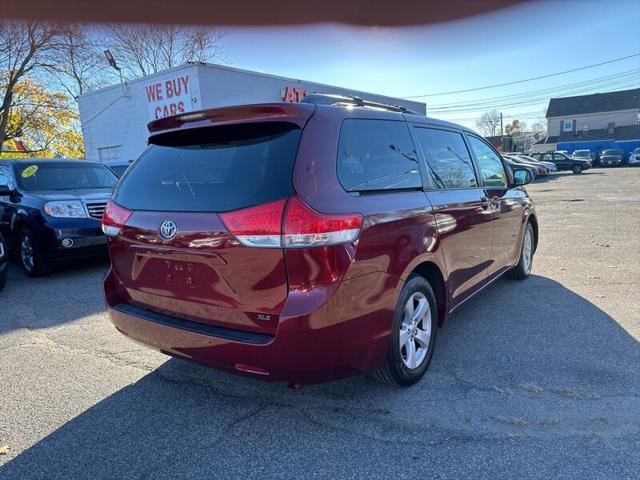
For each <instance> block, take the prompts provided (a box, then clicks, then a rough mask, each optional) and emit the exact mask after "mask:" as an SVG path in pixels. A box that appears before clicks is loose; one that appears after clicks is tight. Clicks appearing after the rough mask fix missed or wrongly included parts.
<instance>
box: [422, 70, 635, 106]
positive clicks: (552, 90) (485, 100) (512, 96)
mask: <svg viewBox="0 0 640 480" xmlns="http://www.w3.org/2000/svg"><path fill="white" fill-rule="evenodd" d="M638 73H640V69H633V70H626V71H624V72H620V73H614V74H610V75H604V76H602V77H595V78H592V79H590V80H581V81H579V82H574V83H567V84H564V85H556V86H555V87H548V88H543V89H541V90H529V91H527V92H520V93H513V94H510V95H502V96H499V97H486V98H483V99H482V100H478V101H472V102H450V103H439V104H438V103H436V104H434V103H430V104H429V107H430V108H431V109H434V108H437V109H440V108H447V107H462V106H471V105H474V104H480V103H492V102H499V101H501V100H502V101H505V100H515V99H516V98H527V97H531V96H533V95H536V94H543V93H545V94H555V93H556V92H557V91H563V90H566V89H567V88H569V87H582V86H587V85H592V84H593V85H595V84H598V83H601V82H608V81H610V80H614V79H622V78H625V77H630V76H634V75H635V74H638Z"/></svg>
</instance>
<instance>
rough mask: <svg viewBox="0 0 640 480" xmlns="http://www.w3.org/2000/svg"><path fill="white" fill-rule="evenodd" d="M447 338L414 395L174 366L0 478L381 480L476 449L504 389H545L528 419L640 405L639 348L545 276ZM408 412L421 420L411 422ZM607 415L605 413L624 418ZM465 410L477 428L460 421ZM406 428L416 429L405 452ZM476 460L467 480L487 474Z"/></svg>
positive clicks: (526, 409)
mask: <svg viewBox="0 0 640 480" xmlns="http://www.w3.org/2000/svg"><path fill="white" fill-rule="evenodd" d="M438 335H439V339H438V345H437V348H436V352H435V357H434V361H433V363H432V365H431V369H430V371H429V373H428V374H427V376H426V377H425V378H424V379H423V380H422V381H421V382H420V383H419V384H417V385H415V386H413V387H411V388H406V389H400V388H391V387H387V386H383V385H379V384H378V383H376V382H374V381H373V380H371V379H370V378H369V377H366V376H361V377H356V378H351V379H345V380H341V381H337V382H332V383H327V384H323V385H316V386H305V387H304V388H303V389H302V390H300V391H292V390H289V389H287V388H285V387H284V386H283V385H282V384H270V383H263V382H258V381H254V380H251V379H247V378H242V377H237V376H233V375H229V374H225V373H222V372H218V371H214V370H210V369H207V368H204V367H200V366H197V365H194V364H190V363H187V362H184V361H180V360H169V361H168V362H166V363H165V364H163V365H162V366H161V367H159V368H158V369H156V370H154V371H153V372H151V373H149V374H148V375H146V376H145V377H143V378H142V379H141V380H139V381H138V382H136V383H134V384H131V385H130V386H128V387H126V388H123V389H122V390H120V391H117V392H116V393H114V394H112V395H111V396H109V397H108V398H105V399H104V400H102V401H101V402H99V403H97V404H96V405H94V406H92V407H91V408H89V409H88V410H86V411H85V412H83V413H82V414H80V415H78V416H77V417H75V418H73V419H71V420H70V421H69V422H68V423H66V424H65V425H63V426H62V427H60V428H58V429H57V430H56V431H54V432H53V433H51V434H50V435H48V436H46V437H45V438H43V439H42V440H40V441H39V442H38V443H36V444H35V445H33V446H32V447H31V448H29V449H28V450H26V451H24V452H23V453H22V454H20V455H18V456H17V457H16V458H15V459H13V460H12V461H11V462H9V463H8V464H6V465H5V466H4V467H2V468H0V477H2V478H41V477H42V478H65V479H66V478H74V479H81V478H89V479H96V478H106V477H108V478H154V479H155V478H191V477H198V478H241V477H245V478H255V477H256V476H257V477H262V478H274V477H278V476H284V477H296V478H299V477H300V476H302V477H304V474H303V473H301V472H305V471H316V470H315V469H316V468H318V467H319V466H322V468H323V470H322V471H323V472H325V474H326V476H327V477H331V476H336V475H338V476H339V475H340V472H344V468H346V467H345V465H346V464H349V462H352V463H351V464H352V465H353V464H357V465H358V467H357V468H358V471H359V472H360V473H359V475H362V476H367V475H374V476H376V475H382V476H385V475H386V474H385V473H384V472H387V471H388V472H389V475H392V474H393V469H395V468H396V467H397V464H396V462H398V461H400V458H402V457H406V456H407V455H409V456H411V454H412V453H413V452H415V455H421V454H424V451H425V449H431V448H435V447H431V446H430V445H438V443H437V442H438V441H442V443H443V444H444V443H446V444H447V445H451V446H453V447H455V446H456V445H458V444H457V443H456V441H457V440H456V439H458V438H462V439H463V440H461V442H462V444H464V445H468V444H469V441H470V440H469V439H470V438H474V435H480V434H479V433H478V432H479V431H483V430H484V432H485V433H486V428H487V427H486V422H485V423H481V424H477V425H476V424H475V423H474V422H475V420H474V418H475V416H476V415H477V416H478V419H479V421H480V420H482V421H483V422H484V419H483V417H482V416H483V415H485V416H486V415H489V414H490V413H491V412H492V411H493V412H504V411H507V410H508V409H509V408H511V404H510V402H512V401H513V400H512V399H513V398H516V395H515V394H514V395H504V394H502V393H500V389H509V388H511V389H516V388H517V387H516V385H522V384H528V385H530V384H535V388H536V389H539V390H535V391H533V392H534V393H532V392H531V391H529V392H526V394H525V393H523V394H522V395H521V396H517V409H518V411H519V412H520V415H521V416H522V417H523V418H527V417H535V416H536V415H541V413H540V411H539V410H540V409H555V408H557V411H555V410H554V412H555V413H554V414H558V415H562V413H558V412H563V411H564V410H566V409H568V406H567V402H572V401H574V400H575V399H574V398H573V397H572V394H567V396H563V395H560V394H555V393H554V394H551V393H549V396H544V395H546V394H547V393H546V392H552V391H554V388H555V389H560V388H562V389H564V390H562V391H564V392H575V395H577V396H578V397H576V398H580V397H579V396H580V395H587V394H588V395H591V396H593V398H597V396H599V395H601V396H605V395H606V396H609V395H622V394H624V393H625V392H627V393H629V392H631V393H630V394H631V395H633V396H637V398H640V376H639V375H640V374H639V373H638V371H637V370H638V369H637V366H638V364H639V362H640V346H639V344H638V342H637V341H636V340H635V339H634V338H633V337H631V336H630V335H629V334H628V333H627V332H626V331H625V330H624V329H623V328H621V327H620V326H619V325H618V324H617V323H616V322H615V320H613V319H612V318H611V317H610V316H608V315H607V314H606V313H605V312H604V311H602V310H600V309H599V308H598V307H596V306H595V305H593V304H592V303H590V302H589V301H587V300H586V299H585V298H583V297H581V296H580V295H577V294H576V293H574V292H572V291H570V290H568V289H566V288H564V287H563V286H562V285H561V284H559V283H557V282H555V281H553V280H550V279H548V278H544V277H540V276H532V277H531V278H530V279H529V280H528V281H525V282H511V281H508V280H500V281H498V282H496V283H495V284H494V285H493V286H491V287H489V288H488V289H487V290H486V291H485V292H483V293H482V294H481V295H479V296H477V297H476V298H473V299H471V300H470V301H469V302H466V303H465V304H464V305H463V306H461V307H460V309H458V311H457V312H456V314H455V315H454V316H453V317H452V318H451V319H450V320H449V321H448V322H447V323H446V324H445V325H444V327H443V328H442V329H440V332H439V334H438ZM469 385H473V386H474V387H469ZM532 388H533V387H532ZM494 389H495V390H494ZM558 391H560V390H558ZM535 392H542V393H535ZM535 395H540V396H544V397H540V398H537V399H534V398H531V397H533V396H535ZM70 400H71V399H70ZM575 401H576V402H577V400H575ZM556 404H557V405H561V407H557V405H556ZM575 405H576V407H575V408H578V409H579V408H581V407H580V406H579V405H578V404H577V403H576V404H575ZM414 407H416V408H415V409H414ZM589 408H592V409H593V408H595V407H594V406H593V402H592V403H591V404H590V407H589ZM408 409H412V410H413V411H418V412H421V413H419V414H418V415H417V416H413V417H412V418H411V420H410V421H409V420H407V419H406V412H407V410H408ZM611 410H612V408H611V407H610V406H606V408H604V407H603V410H602V411H601V412H597V415H599V416H603V417H606V416H607V415H610V416H611V417H612V418H613V416H614V415H619V412H618V413H616V412H613V411H611ZM459 411H464V412H465V415H466V416H468V417H469V418H470V420H469V422H470V423H469V422H467V421H466V420H465V421H464V422H463V421H461V420H459V418H458V416H459V415H458V413H459ZM544 411H547V410H544ZM607 412H609V413H607ZM590 414H592V412H591V413H590ZM504 415H507V414H506V413H505V414H504ZM487 418H488V417H487ZM607 420H608V419H607V418H605V423H603V425H605V426H604V427H602V428H607V427H606V425H607ZM613 421H614V420H611V422H613ZM478 425H483V426H482V427H479V426H478ZM495 428H496V430H495V432H492V433H495V434H496V435H502V434H505V435H506V433H505V431H504V430H500V429H503V428H506V427H505V426H504V425H498V426H497V427H495ZM513 428H516V427H513ZM518 428H524V427H518ZM564 428H565V429H566V428H567V427H566V426H564ZM407 429H409V431H411V432H413V435H414V440H412V441H411V442H410V443H409V444H408V443H407V441H406V433H407ZM418 432H423V433H422V434H421V435H417V433H418ZM424 432H428V434H426V433H424ZM560 437H562V435H559V438H560ZM488 441H489V442H492V441H493V440H488ZM433 442H436V443H435V444H434V443H433ZM474 445H475V444H473V443H472V445H471V447H473V448H476V447H475V446H474ZM363 449H364V450H363ZM420 452H422V453H420ZM365 453H366V457H367V458H366V461H364V462H363V461H362V455H363V454H365ZM396 454H397V456H396ZM560 454H561V452H560V453H559V455H560ZM432 456H433V455H430V457H432ZM472 456H473V455H470V454H469V461H468V468H469V476H474V471H473V469H474V468H477V466H478V465H477V464H475V465H474V463H473V462H474V461H476V460H472V459H471V457H472ZM358 458H360V460H358ZM414 458H422V457H414ZM429 461H434V462H435V461H439V460H437V459H433V458H432V459H431V460H429ZM443 461H446V460H443ZM499 463H500V462H499ZM464 465H465V462H463V466H464ZM512 465H513V466H512V467H509V466H507V464H504V463H500V466H501V469H502V470H501V471H502V473H503V474H505V471H504V469H508V468H513V471H512V472H511V473H512V474H509V473H506V474H505V477H507V478H510V477H514V476H516V475H517V469H518V468H520V467H521V465H520V466H518V463H517V460H513V464H512ZM464 468H467V467H466V466H464ZM389 469H391V470H389Z"/></svg>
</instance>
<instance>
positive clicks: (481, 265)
mask: <svg viewBox="0 0 640 480" xmlns="http://www.w3.org/2000/svg"><path fill="white" fill-rule="evenodd" d="M321 103H322V102H321ZM326 103H332V102H326ZM149 130H150V132H151V135H150V137H149V146H148V148H147V149H146V150H145V152H144V153H143V154H142V155H141V157H140V158H138V159H137V160H136V161H135V162H134V163H133V164H132V165H131V167H130V168H129V169H128V170H127V172H126V173H125V174H124V176H123V177H122V178H121V179H120V181H119V183H118V184H117V186H116V188H115V191H114V194H113V197H112V200H111V201H110V202H109V204H108V205H107V208H106V211H105V213H104V216H103V230H104V232H105V234H106V235H107V236H108V244H109V251H110V255H111V268H110V269H109V272H108V274H107V276H106V278H105V280H104V290H105V296H106V302H107V305H108V310H109V313H110V315H111V319H112V321H113V323H114V324H115V326H116V328H117V329H118V330H119V331H120V332H122V333H124V334H125V335H127V336H129V337H131V338H133V339H135V340H137V341H139V342H142V343H144V344H146V345H149V346H151V347H153V348H155V349H158V350H159V351H161V352H163V353H166V354H168V355H172V356H175V357H180V358H184V359H188V360H192V361H194V362H198V363H201V364H204V365H208V366H210V367H214V368H220V369H224V370H228V371H232V372H238V373H243V374H245V375H250V376H253V377H256V378H264V379H271V380H278V381H287V382H292V383H297V384H308V383H318V382H324V381H328V380H331V379H336V378H340V377H345V376H348V375H353V374H358V373H362V372H374V374H375V376H376V377H377V378H379V379H380V380H382V381H385V382H388V383H393V384H398V385H409V384H411V383H414V382H416V381H417V380H419V379H420V378H421V377H422V376H423V374H424V373H425V371H426V369H427V367H428V366H429V362H430V361H431V357H432V354H433V350H434V345H435V340H436V333H437V330H438V326H439V325H441V324H442V322H443V321H444V320H445V318H446V317H447V315H448V314H449V313H451V312H452V311H453V310H454V309H455V308H456V307H458V306H459V305H460V304H461V303H462V302H464V301H465V300H467V299H468V298H469V297H471V296H472V295H473V294H475V293H476V292H478V291H479V290H480V289H482V288H483V287H484V286H486V285H488V284H489V283H490V282H491V281H493V280H495V279H496V278H498V277H500V276H501V275H502V274H504V273H507V274H508V275H509V276H511V277H513V278H518V279H523V278H526V277H527V276H528V275H529V273H530V271H531V264H532V259H533V254H534V252H535V249H536V244H537V239H538V224H537V220H536V216H535V212H534V208H533V204H532V202H531V199H530V198H529V197H528V195H527V192H526V191H525V189H524V188H523V185H524V184H526V183H528V182H529V181H531V177H530V175H531V174H530V173H529V172H528V171H527V170H518V169H516V170H515V171H514V172H513V173H512V172H511V171H510V170H509V169H508V168H505V165H504V164H503V161H502V158H501V157H500V155H499V154H498V153H497V152H496V151H495V150H494V149H493V148H492V147H491V146H490V145H489V144H488V143H487V142H486V141H485V140H484V139H483V138H481V137H479V136H478V135H476V134H475V133H473V132H472V131H470V130H467V129H465V128H463V127H460V126H458V125H454V124H451V123H446V122H442V121H438V120H434V119H430V118H427V117H425V116H421V115H417V114H413V113H410V112H406V111H403V110H402V109H401V108H398V107H385V106H380V105H377V104H368V103H367V102H363V101H361V100H360V99H354V100H353V102H349V101H341V102H340V104H339V105H331V104H330V105H322V104H317V103H316V104H313V103H301V104H261V105H245V106H234V107H225V108H216V109H211V110H204V111H200V112H195V113H188V114H182V115H178V116H173V117H169V118H165V119H161V120H157V121H155V122H152V123H151V124H150V125H149Z"/></svg>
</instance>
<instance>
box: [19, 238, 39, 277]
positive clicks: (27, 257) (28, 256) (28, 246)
mask: <svg viewBox="0 0 640 480" xmlns="http://www.w3.org/2000/svg"><path fill="white" fill-rule="evenodd" d="M20 258H21V259H22V264H23V265H24V268H26V269H27V271H29V272H31V271H32V270H33V267H34V265H35V252H34V248H33V244H32V243H31V238H29V236H28V235H24V236H23V237H22V242H20Z"/></svg>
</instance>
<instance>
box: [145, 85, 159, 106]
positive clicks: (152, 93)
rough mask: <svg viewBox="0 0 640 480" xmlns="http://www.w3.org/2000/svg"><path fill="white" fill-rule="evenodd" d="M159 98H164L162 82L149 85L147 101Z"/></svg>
mask: <svg viewBox="0 0 640 480" xmlns="http://www.w3.org/2000/svg"><path fill="white" fill-rule="evenodd" d="M158 100H162V85H161V84H160V83H154V84H153V85H147V101H148V102H149V103H151V102H157V101H158Z"/></svg>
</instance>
